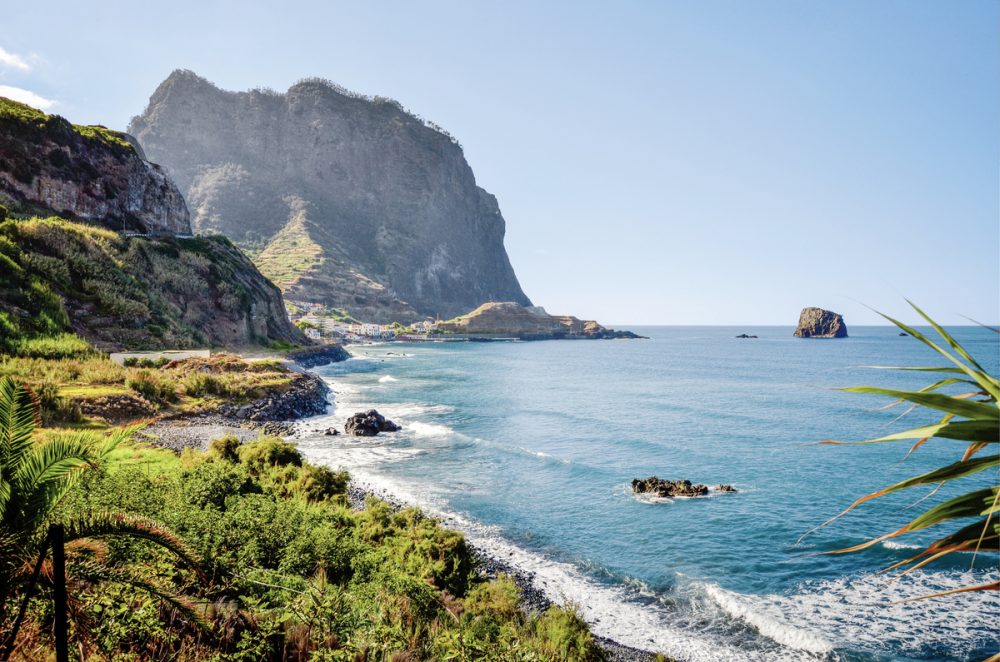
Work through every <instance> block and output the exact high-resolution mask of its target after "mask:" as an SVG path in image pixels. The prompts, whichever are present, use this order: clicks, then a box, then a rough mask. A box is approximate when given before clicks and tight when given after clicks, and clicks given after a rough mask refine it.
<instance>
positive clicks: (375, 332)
mask: <svg viewBox="0 0 1000 662" xmlns="http://www.w3.org/2000/svg"><path fill="white" fill-rule="evenodd" d="M359 335H362V336H365V337H366V338H381V337H382V325H381V324H370V323H365V324H362V325H361V333H360V334H359Z"/></svg>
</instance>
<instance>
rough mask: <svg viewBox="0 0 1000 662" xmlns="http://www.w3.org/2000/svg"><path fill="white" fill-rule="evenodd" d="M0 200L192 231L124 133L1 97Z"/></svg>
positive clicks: (110, 222) (135, 227)
mask: <svg viewBox="0 0 1000 662" xmlns="http://www.w3.org/2000/svg"><path fill="white" fill-rule="evenodd" d="M0 203H2V204H4V205H6V206H8V207H10V208H11V209H12V210H16V211H24V212H26V213H35V214H39V215H57V216H61V217H63V218H69V219H72V220H79V221H85V222H88V223H93V224H96V225H100V226H103V227H105V228H108V229H111V230H118V231H121V230H128V231H134V232H140V233H153V234H190V233H191V224H190V221H189V215H188V208H187V205H185V204H184V198H183V197H182V196H181V192H180V191H179V190H178V188H177V187H176V186H175V185H174V183H173V182H172V181H171V180H170V178H169V177H168V176H167V174H166V172H165V171H164V170H163V169H162V168H161V167H160V166H158V165H156V164H154V163H150V162H149V161H147V160H145V157H144V156H143V153H142V150H141V149H139V148H138V146H137V145H136V144H135V143H134V140H133V139H132V138H131V137H130V136H127V135H125V134H123V133H118V132H116V131H111V130H109V129H106V128H104V127H101V126H76V125H73V124H70V123H69V122H68V121H67V120H65V119H63V118H62V117H59V116H58V115H46V114H45V113H43V112H41V111H39V110H35V109H34V108H31V107H30V106H26V105H24V104H21V103H18V102H16V101H11V100H10V99H6V98H3V97H0Z"/></svg>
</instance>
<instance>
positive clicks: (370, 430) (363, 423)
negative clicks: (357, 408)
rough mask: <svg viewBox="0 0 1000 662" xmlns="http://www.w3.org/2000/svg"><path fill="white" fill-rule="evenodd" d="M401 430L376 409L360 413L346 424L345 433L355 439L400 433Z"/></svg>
mask: <svg viewBox="0 0 1000 662" xmlns="http://www.w3.org/2000/svg"><path fill="white" fill-rule="evenodd" d="M401 429H402V428H401V427H400V426H398V425H396V424H395V423H393V422H392V421H390V420H389V419H387V418H386V417H385V416H383V415H382V414H380V413H378V412H377V411H376V410H374V409H369V410H368V411H365V412H358V413H356V414H354V415H353V416H351V417H350V418H348V419H347V422H346V423H344V432H345V433H347V434H349V435H351V436H353V437H374V436H375V435H377V434H378V433H379V432H398V431H399V430H401Z"/></svg>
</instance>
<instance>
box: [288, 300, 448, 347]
mask: <svg viewBox="0 0 1000 662" xmlns="http://www.w3.org/2000/svg"><path fill="white" fill-rule="evenodd" d="M285 304H286V307H287V308H288V316H289V318H290V319H291V321H292V323H293V324H295V326H297V327H299V328H300V329H301V330H302V332H303V333H305V334H306V337H308V338H309V339H311V340H317V341H324V340H326V341H331V342H364V341H372V340H426V339H427V338H428V336H429V335H431V334H432V333H433V332H434V331H435V329H436V326H437V324H438V322H440V320H436V319H434V318H431V317H428V318H426V319H423V320H421V321H419V322H415V323H413V324H409V325H405V326H404V325H402V324H400V323H398V322H396V323H394V324H376V323H373V322H362V321H359V320H356V319H354V318H353V317H350V316H349V315H348V314H347V313H346V311H344V310H342V309H340V308H330V307H328V306H325V305H323V304H321V303H311V302H307V301H293V300H291V299H286V300H285Z"/></svg>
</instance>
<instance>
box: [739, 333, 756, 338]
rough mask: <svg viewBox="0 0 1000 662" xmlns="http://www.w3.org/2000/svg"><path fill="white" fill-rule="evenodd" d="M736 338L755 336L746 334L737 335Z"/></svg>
mask: <svg viewBox="0 0 1000 662" xmlns="http://www.w3.org/2000/svg"><path fill="white" fill-rule="evenodd" d="M736 337H737V338H756V337H757V336H751V335H748V334H746V333H741V334H740V335H738V336H736Z"/></svg>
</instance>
